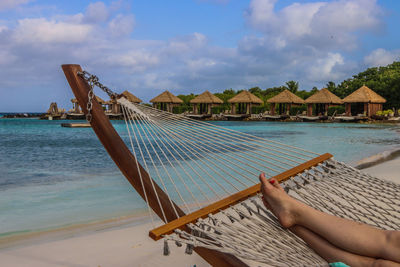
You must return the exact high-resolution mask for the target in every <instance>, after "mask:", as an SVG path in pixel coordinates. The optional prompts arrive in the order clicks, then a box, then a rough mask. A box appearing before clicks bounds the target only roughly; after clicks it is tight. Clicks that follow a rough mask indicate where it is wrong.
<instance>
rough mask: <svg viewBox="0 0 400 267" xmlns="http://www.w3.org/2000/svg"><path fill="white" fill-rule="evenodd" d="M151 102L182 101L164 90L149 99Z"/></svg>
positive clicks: (178, 102) (176, 102)
mask: <svg viewBox="0 0 400 267" xmlns="http://www.w3.org/2000/svg"><path fill="white" fill-rule="evenodd" d="M150 102H151V103H174V104H181V103H183V101H182V99H180V98H178V97H176V96H174V95H173V94H171V93H170V92H169V91H165V92H163V93H161V94H159V95H158V96H156V97H155V98H153V99H152V100H150Z"/></svg>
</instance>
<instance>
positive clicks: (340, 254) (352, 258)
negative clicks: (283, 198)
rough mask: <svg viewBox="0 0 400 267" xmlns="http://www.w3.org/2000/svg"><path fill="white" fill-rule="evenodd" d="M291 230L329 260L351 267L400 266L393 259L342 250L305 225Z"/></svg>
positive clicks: (296, 226) (295, 226)
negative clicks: (376, 257) (377, 257)
mask: <svg viewBox="0 0 400 267" xmlns="http://www.w3.org/2000/svg"><path fill="white" fill-rule="evenodd" d="M290 230H291V231H292V232H293V233H295V234H296V235H297V236H298V237H300V238H301V239H303V240H304V241H305V242H306V243H307V244H308V246H309V247H310V248H312V249H313V250H314V251H315V252H316V253H317V254H318V255H320V256H321V257H322V258H324V259H325V260H326V261H327V262H343V263H346V264H347V265H349V266H351V267H358V266H360V267H361V266H362V267H369V266H370V267H377V266H382V267H400V264H399V263H395V262H393V261H388V260H382V259H375V258H371V257H366V256H360V255H357V254H353V253H350V252H347V251H345V250H342V249H340V248H338V247H335V246H334V245H332V244H331V243H329V242H328V241H326V240H325V239H323V238H322V237H320V236H319V235H317V234H315V233H314V232H312V231H310V230H308V229H307V228H305V227H303V226H299V225H294V226H292V227H290Z"/></svg>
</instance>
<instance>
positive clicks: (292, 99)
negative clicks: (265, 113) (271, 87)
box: [267, 89, 304, 115]
mask: <svg viewBox="0 0 400 267" xmlns="http://www.w3.org/2000/svg"><path fill="white" fill-rule="evenodd" d="M267 102H268V103H270V104H271V108H270V113H271V115H275V105H276V104H279V114H282V113H283V111H284V110H285V107H284V105H286V113H289V111H290V108H291V107H292V105H302V104H304V100H303V99H301V98H300V97H298V96H297V95H295V94H293V93H292V92H290V91H289V90H287V89H285V90H284V91H282V92H280V93H279V94H278V95H276V96H274V97H271V98H270V99H268V100H267Z"/></svg>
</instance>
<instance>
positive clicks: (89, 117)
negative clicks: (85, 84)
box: [86, 81, 94, 122]
mask: <svg viewBox="0 0 400 267" xmlns="http://www.w3.org/2000/svg"><path fill="white" fill-rule="evenodd" d="M89 86H90V90H89V92H88V102H87V104H86V109H87V114H86V120H87V121H88V122H91V121H92V108H93V98H94V92H93V87H94V84H93V82H91V81H90V82H89Z"/></svg>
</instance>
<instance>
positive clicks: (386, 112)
mask: <svg viewBox="0 0 400 267" xmlns="http://www.w3.org/2000/svg"><path fill="white" fill-rule="evenodd" d="M393 114H394V111H393V110H391V109H387V110H379V111H377V112H376V115H378V116H389V115H393Z"/></svg>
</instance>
